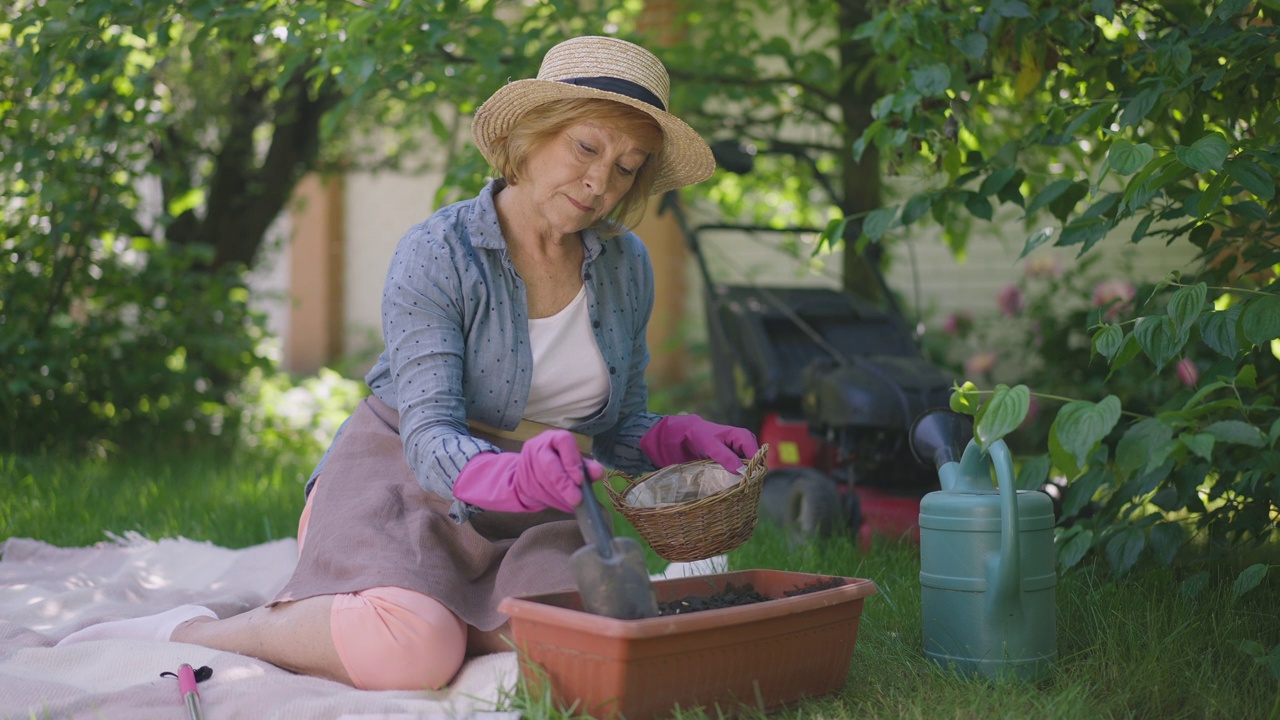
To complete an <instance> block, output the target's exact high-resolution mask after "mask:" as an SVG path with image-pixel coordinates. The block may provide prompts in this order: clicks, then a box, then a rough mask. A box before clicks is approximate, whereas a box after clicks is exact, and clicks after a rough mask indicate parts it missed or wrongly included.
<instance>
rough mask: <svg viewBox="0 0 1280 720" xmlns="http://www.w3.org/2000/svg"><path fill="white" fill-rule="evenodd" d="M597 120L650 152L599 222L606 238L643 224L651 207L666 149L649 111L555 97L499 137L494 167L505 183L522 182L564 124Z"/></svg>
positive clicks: (607, 102) (606, 101) (495, 143)
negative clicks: (661, 154)
mask: <svg viewBox="0 0 1280 720" xmlns="http://www.w3.org/2000/svg"><path fill="white" fill-rule="evenodd" d="M587 121H592V122H598V123H600V124H602V125H607V126H609V127H610V128H612V129H614V130H617V131H618V132H621V133H622V134H624V135H627V136H629V137H631V138H632V139H633V140H635V141H636V143H637V144H638V145H639V146H640V148H641V149H642V150H644V151H645V152H646V153H648V155H649V157H648V158H647V159H645V161H644V164H642V165H641V166H640V169H639V171H638V172H637V173H636V177H635V180H634V181H633V182H632V183H631V189H630V190H628V191H627V192H626V193H625V194H624V195H623V196H622V198H621V199H619V200H618V204H617V205H616V206H615V207H614V208H613V210H612V211H611V212H610V213H609V214H608V215H606V216H605V217H604V218H602V219H601V221H600V222H599V223H597V224H596V227H595V229H596V230H597V231H598V232H599V233H600V234H601V235H603V236H605V237H610V236H615V235H621V234H622V233H624V232H626V231H627V228H628V227H631V226H634V225H635V224H637V223H639V222H640V220H641V219H642V218H643V217H644V212H645V210H646V209H647V208H648V205H649V194H650V190H652V189H653V182H654V179H655V178H656V177H657V172H656V168H657V165H658V163H657V162H656V159H657V155H658V153H659V152H660V151H661V150H662V143H663V136H662V128H661V127H660V126H659V125H658V122H657V121H656V120H654V119H653V118H652V117H650V116H649V115H648V114H646V113H644V112H642V111H640V110H637V109H635V108H633V107H631V106H629V105H624V104H623V103H617V102H613V101H612V100H601V99H597V98H575V99H570V100H555V101H552V102H548V103H544V104H542V105H539V106H537V107H534V108H532V109H530V110H529V111H528V112H526V113H524V114H523V115H521V116H520V119H519V120H518V121H517V122H516V123H515V124H514V125H513V126H512V128H511V132H509V133H508V134H507V135H505V136H503V137H499V138H495V139H494V141H493V145H492V148H491V150H492V152H491V154H492V157H493V165H494V169H495V170H497V171H498V173H499V174H500V175H502V177H504V178H506V180H507V182H508V183H510V184H512V185H515V184H516V183H518V182H520V180H521V178H522V177H523V175H524V172H525V167H526V165H527V164H528V161H529V156H530V155H532V154H533V152H534V150H536V149H537V148H539V147H541V146H542V144H543V143H546V142H548V141H550V140H551V139H553V138H555V137H556V136H558V135H559V134H560V133H561V132H562V131H563V130H564V129H565V128H567V127H569V126H570V125H574V124H577V123H580V122H587Z"/></svg>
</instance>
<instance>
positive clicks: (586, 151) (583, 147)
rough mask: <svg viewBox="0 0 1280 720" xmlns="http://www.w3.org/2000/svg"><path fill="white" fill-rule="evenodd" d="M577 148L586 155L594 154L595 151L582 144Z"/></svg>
mask: <svg viewBox="0 0 1280 720" xmlns="http://www.w3.org/2000/svg"><path fill="white" fill-rule="evenodd" d="M578 147H580V148H582V152H584V153H587V154H588V155H595V154H596V149H595V148H593V147H591V146H590V145H588V144H586V143H584V142H580V143H578Z"/></svg>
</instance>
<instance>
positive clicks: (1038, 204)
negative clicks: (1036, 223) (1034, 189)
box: [1026, 179, 1085, 216]
mask: <svg viewBox="0 0 1280 720" xmlns="http://www.w3.org/2000/svg"><path fill="white" fill-rule="evenodd" d="M1077 184H1078V185H1080V186H1081V187H1084V185H1085V184H1084V183H1083V182H1080V181H1076V180H1061V179H1059V180H1054V181H1053V182H1051V183H1049V184H1048V185H1045V186H1044V189H1043V190H1041V191H1040V192H1038V193H1036V195H1035V197H1034V198H1032V199H1031V202H1030V203H1028V204H1027V213H1026V214H1027V215H1028V216H1029V215H1031V213H1034V212H1036V211H1037V210H1039V209H1040V208H1043V207H1045V206H1047V205H1048V204H1049V203H1051V202H1053V201H1054V200H1057V199H1058V198H1059V197H1060V196H1061V195H1062V193H1064V192H1066V191H1067V188H1069V187H1071V186H1072V185H1077Z"/></svg>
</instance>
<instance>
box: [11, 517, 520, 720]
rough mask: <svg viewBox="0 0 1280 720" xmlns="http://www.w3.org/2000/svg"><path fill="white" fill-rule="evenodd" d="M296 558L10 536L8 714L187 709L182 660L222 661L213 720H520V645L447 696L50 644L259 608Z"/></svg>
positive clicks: (214, 654) (208, 699)
mask: <svg viewBox="0 0 1280 720" xmlns="http://www.w3.org/2000/svg"><path fill="white" fill-rule="evenodd" d="M297 554H298V549H297V542H296V541H295V540H293V539H287V540H278V541H275V542H271V543H266V544H263V545H256V546H253V547H248V548H244V549H241V550H230V549H227V548H222V547H218V546H215V545H212V544H209V543H201V542H194V541H191V540H186V539H182V538H178V539H166V540H160V541H158V542H153V541H150V540H147V539H144V538H142V537H140V536H137V535H129V536H126V537H123V538H121V537H115V538H113V539H112V540H111V541H107V542H103V543H99V544H97V545H94V546H92V547H79V548H61V547H55V546H52V545H48V544H46V543H42V542H39V541H36V540H29V539H26V538H10V539H8V540H6V541H4V542H3V543H2V544H0V718H28V717H35V718H58V719H59V720H62V719H63V718H69V719H70V718H86V719H87V718H106V719H107V720H114V719H115V718H128V720H147V719H148V718H156V719H157V720H159V719H164V720H171V719H172V718H180V717H185V712H186V710H185V706H184V705H183V703H182V701H181V699H180V698H179V695H178V685H177V681H176V680H174V679H172V678H163V677H161V676H160V673H162V672H166V671H168V672H175V671H176V670H177V669H178V666H179V665H181V664H182V663H188V664H190V665H191V666H193V667H200V666H202V665H208V666H209V667H210V668H212V669H213V676H212V677H211V678H210V679H209V680H207V681H205V682H202V683H200V686H199V689H200V698H201V704H202V706H203V709H204V715H205V717H207V718H210V719H211V720H212V719H214V718H252V719H254V720H259V719H261V720H269V719H276V718H278V719H279V720H289V719H292V718H298V719H299V720H316V719H321V718H350V719H353V720H354V718H368V719H369V720H372V719H373V718H397V719H399V718H467V717H474V718H481V717H489V718H501V717H502V716H507V717H511V715H508V714H507V713H496V712H493V711H494V710H495V708H497V707H498V706H499V704H500V703H501V701H502V698H503V697H505V696H506V694H507V693H509V692H510V691H511V689H512V688H514V687H515V685H516V680H517V675H518V670H517V663H516V656H515V653H514V652H506V653H497V654H494V655H486V656H483V657H478V658H473V659H471V660H468V661H467V663H466V664H465V665H463V667H462V670H461V672H460V673H459V674H458V677H457V678H455V679H454V681H453V682H452V683H451V684H450V685H449V687H448V688H446V689H444V690H441V691H439V692H431V691H421V692H382V691H379V692H372V691H363V690H355V689H353V688H350V687H348V686H346V685H343V684H341V683H337V682H332V681H329V680H322V679H319V678H314V677H306V676H302V675H295V674H293V673H290V672H287V671H285V670H281V669H280V668H278V667H276V666H274V665H271V664H269V663H266V662H263V661H261V660H257V659H255V658H251V657H246V656H244V655H237V654H234V653H228V652H222V651H219V650H211V649H209V648H204V647H200V646H197V645H187V644H185V643H171V642H159V641H146V640H102V641H95V642H85V643H79V644H75V645H68V646H66V647H54V644H55V643H56V642H57V641H58V640H59V639H61V638H62V637H64V636H66V635H68V634H69V633H71V632H73V631H75V630H78V629H79V628H82V627H84V626H86V625H90V624H93V623H98V622H102V621H104V620H117V619H121V618H129V617H139V616H142V615H149V614H152V613H156V612H160V611H163V610H167V609H169V608H172V607H175V606H177V605H181V604H184V603H194V604H198V605H204V606H206V607H208V608H210V609H212V610H213V611H214V612H215V613H217V614H218V616H219V617H227V616H229V615H233V614H236V613H239V612H243V611H245V610H249V609H252V608H255V607H257V606H259V605H262V604H263V603H265V602H267V601H268V600H269V599H271V598H272V597H274V596H275V594H276V592H277V591H278V590H279V589H280V588H281V587H282V586H283V585H284V583H285V582H286V581H287V580H288V579H289V575H290V574H291V573H292V572H293V567H294V564H295V562H296V559H297Z"/></svg>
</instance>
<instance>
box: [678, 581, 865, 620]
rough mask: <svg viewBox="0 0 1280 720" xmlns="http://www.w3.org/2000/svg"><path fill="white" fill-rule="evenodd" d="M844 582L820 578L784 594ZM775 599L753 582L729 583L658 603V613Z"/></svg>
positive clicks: (708, 608) (683, 613) (835, 585)
mask: <svg viewBox="0 0 1280 720" xmlns="http://www.w3.org/2000/svg"><path fill="white" fill-rule="evenodd" d="M843 584H844V580H843V579H841V578H838V577H829V578H819V579H817V580H814V581H813V582H810V583H807V584H804V585H797V586H795V587H794V588H792V589H790V590H784V591H783V593H782V594H783V595H785V596H786V597H795V596H796V595H804V594H806V593H811V592H817V591H819V590H826V589H828V588H833V587H840V586H841V585H843ZM774 599H776V598H771V597H768V596H767V595H763V594H761V593H760V592H758V591H757V590H756V589H755V588H754V587H752V585H751V583H746V584H744V585H734V584H733V583H728V584H727V585H725V586H724V589H723V590H721V591H719V592H716V593H712V594H710V595H686V596H684V597H681V598H676V599H674V600H668V601H666V602H660V603H658V615H685V614H688V613H691V612H699V611H701V610H718V609H720V608H727V607H737V606H739V605H751V604H753V603H758V602H764V601H766V600H774Z"/></svg>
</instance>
